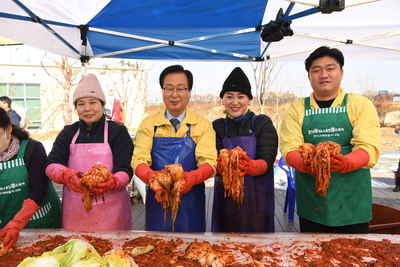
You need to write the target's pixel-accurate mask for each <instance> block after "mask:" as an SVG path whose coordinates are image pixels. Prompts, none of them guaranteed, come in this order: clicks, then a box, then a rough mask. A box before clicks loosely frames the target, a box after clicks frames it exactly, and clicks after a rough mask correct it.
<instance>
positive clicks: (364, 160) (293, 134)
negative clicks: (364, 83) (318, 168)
mask: <svg viewBox="0 0 400 267" xmlns="http://www.w3.org/2000/svg"><path fill="white" fill-rule="evenodd" d="M343 65H344V57H343V54H342V52H341V51H340V50H338V49H336V48H329V47H325V46H323V47H320V48H318V49H316V50H315V51H314V52H312V53H311V54H310V56H309V57H308V58H307V59H306V61H305V66H306V70H307V72H308V78H309V80H310V83H311V87H312V88H313V93H311V95H310V96H309V97H306V98H303V99H300V100H297V101H295V102H294V103H292V104H291V105H290V107H289V108H288V110H287V112H286V113H285V115H284V117H283V122H282V126H281V129H280V133H279V135H280V151H281V153H282V155H283V157H284V158H285V161H286V163H287V164H288V165H290V166H292V167H294V168H295V169H296V173H295V185H296V205H297V214H298V216H299V220H300V231H301V232H326V233H368V231H369V225H368V222H369V221H370V220H371V219H372V187H371V173H370V169H371V168H372V167H374V166H375V164H376V163H377V162H378V159H379V154H380V151H379V148H380V130H379V120H378V115H377V112H376V109H375V107H374V105H373V104H372V102H371V101H370V100H368V99H367V98H365V97H363V96H360V95H358V94H352V93H350V94H347V93H345V91H344V90H343V88H341V87H340V83H341V80H342V78H343ZM326 141H333V142H335V143H337V144H339V145H340V146H341V153H340V154H337V155H334V156H332V157H331V158H330V171H331V179H330V181H329V186H328V188H327V192H326V196H325V197H323V196H320V195H319V194H317V193H316V188H315V180H316V177H315V176H314V175H315V170H313V169H312V168H311V166H310V165H307V164H303V160H302V157H301V156H300V152H299V146H301V145H303V144H304V143H311V144H313V145H314V146H316V145H317V144H318V143H321V142H326Z"/></svg>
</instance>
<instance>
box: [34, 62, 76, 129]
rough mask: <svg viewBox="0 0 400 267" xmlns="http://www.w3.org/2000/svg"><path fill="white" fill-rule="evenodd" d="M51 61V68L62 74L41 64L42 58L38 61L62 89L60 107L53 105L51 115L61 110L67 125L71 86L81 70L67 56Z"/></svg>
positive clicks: (70, 117)
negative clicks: (52, 64) (52, 62)
mask: <svg viewBox="0 0 400 267" xmlns="http://www.w3.org/2000/svg"><path fill="white" fill-rule="evenodd" d="M53 61H54V64H55V67H54V66H53V67H52V68H56V69H59V70H60V72H61V74H62V75H61V76H60V75H58V74H59V73H58V71H57V72H50V71H49V67H48V66H45V65H44V64H43V60H42V61H41V62H40V64H41V65H42V67H43V69H44V70H45V71H46V73H47V75H49V76H50V77H52V78H53V79H54V80H55V81H56V82H57V84H58V85H60V86H61V88H62V89H63V93H62V95H61V98H62V99H61V104H60V105H59V106H60V107H61V108H59V107H55V108H54V111H55V112H53V115H57V113H58V112H59V111H61V113H62V117H63V120H64V122H65V124H67V125H69V124H71V122H72V111H73V110H72V108H71V99H70V92H71V88H72V87H73V86H74V85H75V84H76V83H75V80H76V78H77V75H78V74H79V73H80V72H81V70H80V69H79V68H76V67H73V66H74V65H76V64H77V61H76V60H75V61H74V62H72V63H70V62H69V59H68V58H67V57H63V56H62V57H61V60H60V61H57V60H55V59H53ZM53 103H54V102H53ZM46 109H47V108H46ZM32 121H33V120H32ZM42 126H43V125H42Z"/></svg>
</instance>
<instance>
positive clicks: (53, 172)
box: [46, 74, 133, 230]
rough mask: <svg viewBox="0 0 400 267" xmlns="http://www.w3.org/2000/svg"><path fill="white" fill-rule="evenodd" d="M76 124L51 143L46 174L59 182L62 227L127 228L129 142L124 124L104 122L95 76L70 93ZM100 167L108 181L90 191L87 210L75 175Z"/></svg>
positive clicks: (129, 220)
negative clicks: (61, 188)
mask: <svg viewBox="0 0 400 267" xmlns="http://www.w3.org/2000/svg"><path fill="white" fill-rule="evenodd" d="M72 99H73V103H74V105H75V109H76V111H77V113H78V116H79V121H77V122H75V123H73V124H71V125H67V126H65V127H64V129H63V130H62V131H61V132H60V134H59V135H58V137H57V139H56V140H55V142H54V144H53V149H52V151H51V152H50V154H49V156H48V159H47V162H46V166H47V167H46V174H47V176H49V177H50V179H51V180H53V182H55V183H59V184H64V186H63V199H62V209H63V211H62V212H63V213H62V227H63V228H64V229H69V230H132V212H131V205H130V197H129V192H128V190H127V185H128V183H129V182H130V179H131V177H132V175H133V171H132V167H131V166H130V162H131V158H132V154H133V143H132V139H131V137H130V135H129V132H128V130H127V129H126V127H125V126H123V125H120V124H118V123H116V122H114V121H106V119H105V115H104V110H105V104H106V98H105V95H104V93H103V90H102V89H101V86H100V83H99V81H98V79H97V77H96V75H94V74H88V75H86V76H85V77H83V78H82V79H81V80H80V82H79V84H78V86H77V87H76V89H75V91H74V94H73V98H72ZM97 164H101V165H103V166H104V167H106V168H107V170H108V171H109V179H108V180H107V181H106V182H104V183H99V184H97V186H92V187H90V188H89V190H90V195H92V196H94V197H93V198H92V209H91V210H89V211H87V210H86V209H85V207H84V205H83V202H82V200H81V198H82V193H83V191H82V188H81V186H80V183H79V180H80V177H79V176H80V175H79V173H80V172H81V173H85V172H87V171H89V170H91V169H92V167H93V166H95V165H97Z"/></svg>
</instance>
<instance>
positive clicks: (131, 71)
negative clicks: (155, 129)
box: [100, 60, 149, 126]
mask: <svg viewBox="0 0 400 267" xmlns="http://www.w3.org/2000/svg"><path fill="white" fill-rule="evenodd" d="M148 72H149V69H148V70H145V66H144V63H142V62H134V63H132V62H130V61H126V60H121V61H119V62H118V66H117V67H111V66H108V65H104V70H102V71H101V72H100V74H101V75H105V76H107V78H108V79H110V80H111V84H112V87H110V88H107V89H108V95H109V96H111V97H112V98H114V99H117V100H119V101H120V102H121V107H122V108H123V110H124V115H125V124H126V125H127V126H129V125H131V123H132V122H133V120H134V115H135V113H134V110H135V109H137V106H136V105H140V113H141V115H142V117H143V116H144V115H145V103H146V102H147V79H148ZM136 112H138V111H137V110H136Z"/></svg>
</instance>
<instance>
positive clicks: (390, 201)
mask: <svg viewBox="0 0 400 267" xmlns="http://www.w3.org/2000/svg"><path fill="white" fill-rule="evenodd" d="M399 158H400V150H389V151H383V152H381V156H380V158H379V161H378V164H377V165H376V166H375V167H374V168H372V169H371V175H372V186H373V187H372V189H373V190H372V192H373V202H374V203H379V204H384V205H387V206H390V207H394V208H398V209H400V192H393V191H392V189H393V187H394V174H393V172H392V171H391V170H390V168H392V167H397V166H398V162H399Z"/></svg>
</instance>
